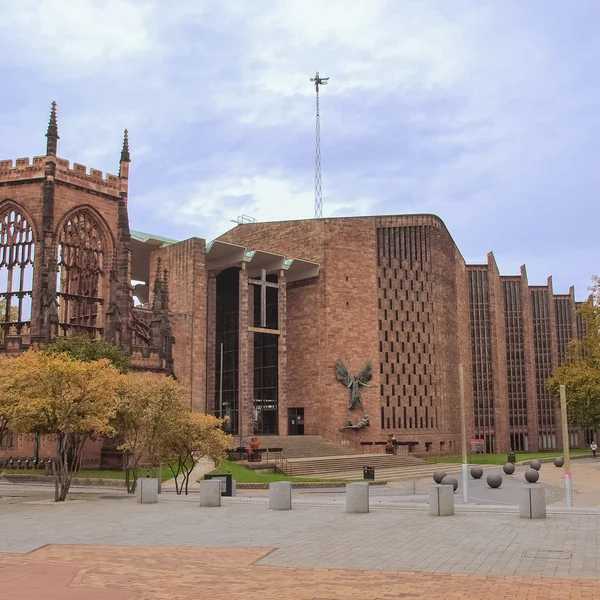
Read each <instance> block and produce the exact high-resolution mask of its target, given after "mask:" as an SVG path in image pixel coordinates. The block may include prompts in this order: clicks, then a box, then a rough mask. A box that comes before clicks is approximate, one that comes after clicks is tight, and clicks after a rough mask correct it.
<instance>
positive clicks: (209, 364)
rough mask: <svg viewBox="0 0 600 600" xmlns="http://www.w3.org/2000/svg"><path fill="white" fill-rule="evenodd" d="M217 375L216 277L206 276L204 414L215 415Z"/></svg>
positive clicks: (210, 274) (211, 272) (211, 273)
mask: <svg viewBox="0 0 600 600" xmlns="http://www.w3.org/2000/svg"><path fill="white" fill-rule="evenodd" d="M216 374H217V277H216V274H215V272H214V271H210V272H209V274H208V289H207V307H206V412H207V414H209V415H212V414H216V413H215V398H216Z"/></svg>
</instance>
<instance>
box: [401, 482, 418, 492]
mask: <svg viewBox="0 0 600 600" xmlns="http://www.w3.org/2000/svg"><path fill="white" fill-rule="evenodd" d="M404 493H405V494H416V485H415V480H414V479H409V480H408V481H405V482H404Z"/></svg>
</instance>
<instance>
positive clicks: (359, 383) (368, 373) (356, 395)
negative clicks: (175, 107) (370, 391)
mask: <svg viewBox="0 0 600 600" xmlns="http://www.w3.org/2000/svg"><path fill="white" fill-rule="evenodd" d="M335 376H336V377H337V378H338V379H339V380H340V381H341V382H342V383H343V384H344V385H345V386H346V387H347V388H348V389H349V390H350V400H349V404H348V410H349V411H350V410H356V409H357V408H358V407H359V406H360V408H361V410H362V411H364V410H365V409H364V407H363V403H362V395H361V393H360V388H361V387H371V386H369V385H367V384H368V383H369V381H371V379H372V378H373V367H372V366H371V361H370V360H369V361H367V364H366V365H365V366H364V367H363V368H362V371H361V372H360V373H359V374H358V375H355V376H354V377H350V373H348V369H346V366H345V365H344V363H343V362H342V361H341V360H340V359H339V358H338V359H337V360H336V361H335Z"/></svg>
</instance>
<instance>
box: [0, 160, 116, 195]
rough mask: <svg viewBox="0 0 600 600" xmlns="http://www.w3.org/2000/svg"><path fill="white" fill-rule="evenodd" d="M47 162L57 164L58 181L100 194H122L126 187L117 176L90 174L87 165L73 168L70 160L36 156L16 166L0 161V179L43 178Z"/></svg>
mask: <svg viewBox="0 0 600 600" xmlns="http://www.w3.org/2000/svg"><path fill="white" fill-rule="evenodd" d="M47 162H54V163H55V164H56V178H57V179H59V180H61V181H66V182H70V183H76V184H78V185H84V186H86V187H90V188H91V189H94V190H96V191H98V192H102V191H104V192H107V193H114V192H120V191H121V190H122V189H123V187H124V185H126V184H125V182H124V181H123V180H122V179H121V178H120V177H118V176H117V175H112V174H111V173H106V175H105V176H104V177H103V173H102V171H99V170H98V169H92V168H91V169H90V170H89V173H88V169H87V167H86V166H85V165H81V164H79V163H73V166H72V167H71V163H70V162H69V161H68V160H66V159H64V158H58V157H54V156H34V157H33V159H32V160H30V159H29V158H17V160H16V161H15V163H14V164H13V161H12V159H9V160H0V179H1V180H3V181H6V180H11V179H13V180H18V179H33V178H36V177H43V176H44V174H45V168H46V163H47Z"/></svg>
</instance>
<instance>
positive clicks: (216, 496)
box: [200, 479, 221, 507]
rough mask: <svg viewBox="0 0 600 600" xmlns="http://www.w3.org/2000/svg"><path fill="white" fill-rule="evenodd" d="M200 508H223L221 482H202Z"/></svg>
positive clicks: (205, 480)
mask: <svg viewBox="0 0 600 600" xmlns="http://www.w3.org/2000/svg"><path fill="white" fill-rule="evenodd" d="M200 506H205V507H206V506H221V480H220V479H201V480H200Z"/></svg>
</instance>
